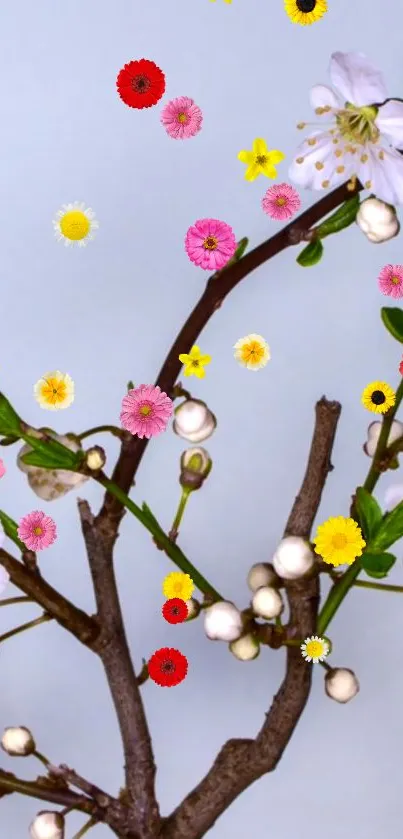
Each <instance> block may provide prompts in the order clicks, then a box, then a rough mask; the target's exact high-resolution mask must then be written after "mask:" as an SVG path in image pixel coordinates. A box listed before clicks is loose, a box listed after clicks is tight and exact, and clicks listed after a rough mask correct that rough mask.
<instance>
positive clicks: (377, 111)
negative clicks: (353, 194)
mask: <svg viewBox="0 0 403 839" xmlns="http://www.w3.org/2000/svg"><path fill="white" fill-rule="evenodd" d="M330 78H331V81H332V83H333V86H334V88H335V89H336V91H337V95H336V94H335V93H334V92H333V90H332V89H331V88H329V87H327V86H326V85H315V86H314V87H313V88H312V89H311V95H310V99H311V105H312V107H313V108H314V109H315V113H316V114H317V116H318V117H322V118H323V117H328V119H329V120H331V122H330V123H329V124H328V125H327V124H326V121H325V120H324V121H323V127H322V125H321V123H322V120H321V121H320V123H319V126H320V127H319V128H318V129H317V130H315V131H314V132H313V133H312V134H311V135H310V136H309V137H307V139H306V140H304V142H303V143H302V144H301V145H300V146H299V148H298V150H297V152H296V155H295V158H294V160H293V162H292V164H291V167H290V170H289V176H290V178H291V179H292V180H293V181H294V182H295V183H296V184H299V185H300V186H302V187H305V188H306V189H313V190H321V189H327V188H328V187H334V186H337V185H338V184H340V183H342V182H343V181H345V180H348V179H349V178H351V179H352V184H355V181H356V179H357V178H358V179H359V180H360V181H361V183H362V185H363V186H364V188H365V189H369V190H371V192H372V193H374V194H375V195H376V196H377V198H380V199H381V200H382V201H386V202H387V203H389V204H393V205H395V204H402V203H403V157H402V155H400V154H399V152H398V151H397V149H403V102H400V101H398V100H396V99H389V100H387V91H386V88H385V85H384V81H383V78H382V75H381V73H380V72H379V70H377V69H376V68H375V67H373V65H372V64H371V62H370V61H369V60H368V59H367V58H366V56H365V55H363V54H362V53H353V52H350V53H343V52H335V53H333V55H332V57H331V61H330ZM382 103H383V104H382ZM306 125H308V123H300V124H299V126H298V127H301V128H305V126H306Z"/></svg>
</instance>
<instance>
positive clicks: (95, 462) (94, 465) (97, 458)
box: [85, 446, 106, 472]
mask: <svg viewBox="0 0 403 839" xmlns="http://www.w3.org/2000/svg"><path fill="white" fill-rule="evenodd" d="M105 463H106V455H105V452H104V450H103V449H101V446H93V447H92V449H88V451H86V453H85V464H86V466H87V467H88V469H89V470H90V471H91V472H99V470H100V469H102V468H103V467H104V466H105Z"/></svg>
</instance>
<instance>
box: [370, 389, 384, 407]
mask: <svg viewBox="0 0 403 839" xmlns="http://www.w3.org/2000/svg"><path fill="white" fill-rule="evenodd" d="M371 402H373V403H374V405H383V403H384V402H386V396H385V394H384V393H382V391H381V390H374V392H373V393H372V394H371Z"/></svg>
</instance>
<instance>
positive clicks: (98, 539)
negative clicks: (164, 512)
mask: <svg viewBox="0 0 403 839" xmlns="http://www.w3.org/2000/svg"><path fill="white" fill-rule="evenodd" d="M78 508H79V514H80V520H81V527H82V531H83V535H84V540H85V544H86V548H87V553H88V560H89V565H90V569H91V575H92V580H93V585H94V591H95V598H96V603H97V610H98V612H97V616H98V620H99V624H100V626H101V634H100V637H99V639H98V642H97V650H96V651H97V652H98V655H99V657H100V659H101V661H102V664H103V666H104V670H105V674H106V678H107V680H108V684H109V689H110V692H111V696H112V699H113V703H114V706H115V709H116V714H117V717H118V721H119V727H120V732H121V736H122V742H123V749H124V755H125V784H126V788H127V795H128V801H129V810H130V819H129V822H130V823H129V824H128V825H127V827H128V828H129V829H130V830H132V831H133V832H136V833H138V835H139V837H140V839H149V837H150V839H151V837H153V836H155V834H156V833H157V829H158V826H159V823H160V816H159V809H158V803H157V800H156V796H155V772H156V768H155V763H154V755H153V750H152V744H151V738H150V734H149V730H148V725H147V720H146V716H145V712H144V707H143V702H142V699H141V694H140V689H139V686H138V684H137V679H136V674H135V672H134V667H133V663H132V660H131V656H130V650H129V646H128V643H127V638H126V633H125V628H124V623H123V616H122V611H121V607H120V602H119V594H118V590H117V585H116V578H115V572H114V568H113V559H112V549H111V548H110V547H109V546H107V545H106V544H105V538H104V537H103V535H101V533H100V532H99V530H98V528H97V526H96V524H95V522H94V517H93V515H92V513H91V510H90V507H89V505H88V503H87V502H86V501H81V500H79V501H78Z"/></svg>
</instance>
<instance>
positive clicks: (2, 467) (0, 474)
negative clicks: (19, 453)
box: [0, 460, 7, 478]
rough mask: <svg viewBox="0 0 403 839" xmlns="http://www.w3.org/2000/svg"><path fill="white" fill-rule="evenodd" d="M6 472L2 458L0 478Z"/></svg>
mask: <svg viewBox="0 0 403 839" xmlns="http://www.w3.org/2000/svg"><path fill="white" fill-rule="evenodd" d="M6 472H7V469H6V467H5V466H4V463H3V461H2V460H0V478H3V477H4V475H5V474H6Z"/></svg>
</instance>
